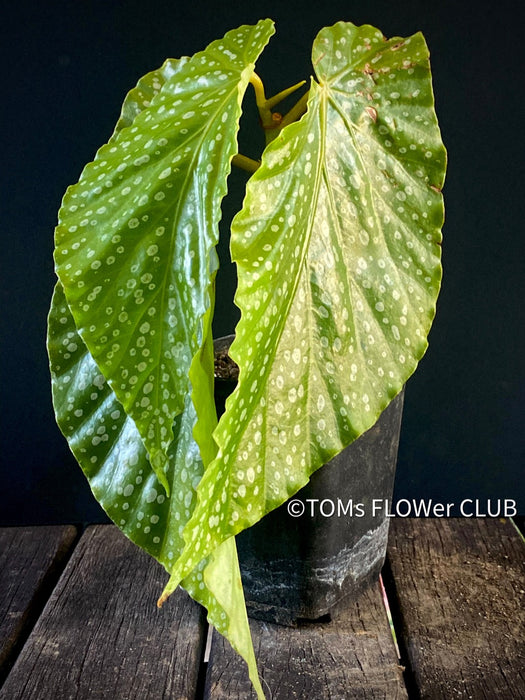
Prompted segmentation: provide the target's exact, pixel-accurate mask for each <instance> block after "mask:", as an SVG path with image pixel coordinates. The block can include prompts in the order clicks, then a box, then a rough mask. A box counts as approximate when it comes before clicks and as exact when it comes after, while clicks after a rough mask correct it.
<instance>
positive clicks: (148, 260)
mask: <svg viewBox="0 0 525 700" xmlns="http://www.w3.org/2000/svg"><path fill="white" fill-rule="evenodd" d="M272 32H273V23H272V22H271V21H270V20H263V21H261V22H260V23H259V24H258V25H257V26H255V27H251V26H244V27H241V28H239V29H237V30H234V31H232V32H229V33H228V34H226V36H225V37H224V38H223V39H222V40H219V41H215V42H213V43H212V44H210V46H208V48H207V49H206V50H205V51H203V52H201V53H198V54H196V55H195V56H193V57H191V58H190V59H180V60H179V61H171V62H166V63H165V64H164V66H163V67H162V68H161V69H160V70H159V71H156V72H154V73H153V74H149V75H148V76H146V77H145V78H144V79H143V82H142V84H141V83H139V85H138V86H137V88H135V90H134V91H133V94H132V95H130V96H129V97H128V99H127V101H126V103H125V105H124V109H123V114H122V116H121V119H120V120H119V124H118V125H117V129H116V131H115V133H114V135H113V136H112V138H111V140H110V142H109V143H108V144H106V145H105V146H103V147H102V148H101V149H100V150H99V151H98V152H97V154H96V157H95V159H94V161H93V162H92V163H89V164H88V165H87V166H86V167H85V168H84V171H83V172H82V174H81V176H80V180H79V182H78V183H77V184H76V185H74V186H72V187H70V188H69V189H68V190H67V192H66V194H65V196H64V200H63V203H62V208H61V210H60V213H59V224H58V226H57V228H56V233H55V242H56V250H55V262H56V270H57V274H58V276H59V279H60V281H61V283H62V286H63V289H64V292H65V295H66V299H67V302H68V305H69V308H70V309H71V312H72V314H73V318H74V319H75V325H76V327H77V329H78V331H79V334H80V336H81V337H82V339H83V341H84V343H85V344H86V346H87V347H88V349H89V352H90V354H91V355H92V356H93V359H94V360H95V362H96V363H97V365H98V367H99V368H100V371H101V374H102V375H103V376H104V377H105V378H106V380H107V381H108V382H109V384H110V386H111V388H112V389H113V391H114V392H115V395H116V396H117V398H118V400H119V401H120V402H121V403H122V405H123V407H124V409H125V411H126V413H127V414H128V415H129V416H130V417H131V418H132V419H133V420H134V422H135V424H136V426H137V428H138V430H139V433H140V435H141V437H142V439H143V441H144V444H145V446H146V450H147V451H148V453H149V455H150V462H151V465H152V467H153V469H154V470H155V473H156V474H157V477H158V478H159V479H160V481H161V483H163V484H164V487H165V488H166V489H167V487H168V483H167V482H168V480H167V477H166V475H165V472H166V470H167V468H168V459H167V453H168V449H169V445H170V444H171V442H172V440H173V431H172V423H173V420H174V418H175V417H176V416H177V415H179V414H180V413H181V412H182V411H183V410H184V405H185V399H186V396H187V393H188V391H189V368H190V365H191V362H192V359H193V357H194V356H195V354H196V353H197V351H198V349H199V347H200V346H201V344H202V341H203V337H202V318H203V315H204V314H205V312H206V310H207V309H208V307H209V305H210V299H209V286H210V284H211V282H212V278H213V276H214V274H215V271H216V268H217V257H216V253H215V245H216V243H217V237H218V221H219V218H220V202H221V199H222V197H223V196H224V194H225V192H226V178H227V176H228V173H229V171H230V163H231V159H232V157H233V155H234V154H235V153H236V150H237V146H236V134H237V130H238V121H239V117H240V111H241V106H240V105H241V100H242V96H243V93H244V90H245V89H246V86H247V84H248V81H249V78H250V76H251V74H252V72H253V69H254V62H255V60H256V58H257V56H258V55H259V53H260V52H261V50H262V49H263V48H264V46H265V45H266V43H267V41H268V39H269V36H270V35H271V33H272ZM155 93H156V94H155ZM150 97H151V99H150Z"/></svg>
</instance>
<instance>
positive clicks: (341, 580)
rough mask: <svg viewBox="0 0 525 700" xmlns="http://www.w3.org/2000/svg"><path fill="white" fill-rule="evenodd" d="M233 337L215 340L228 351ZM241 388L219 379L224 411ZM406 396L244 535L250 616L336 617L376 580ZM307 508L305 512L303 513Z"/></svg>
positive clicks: (288, 621) (283, 620) (240, 544)
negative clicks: (349, 600)
mask: <svg viewBox="0 0 525 700" xmlns="http://www.w3.org/2000/svg"><path fill="white" fill-rule="evenodd" d="M232 340H233V336H227V337H226V338H219V339H218V340H217V341H215V347H216V350H217V349H222V350H224V349H227V348H228V347H229V345H230V343H231V342H232ZM234 387H235V382H233V381H221V380H218V381H216V403H217V410H218V412H219V413H221V412H222V411H223V410H224V401H225V399H226V397H227V396H228V395H229V394H230V393H231V392H232V391H233V389H234ZM402 411H403V393H401V394H400V395H398V396H397V397H396V398H395V399H394V400H393V401H392V403H391V404H390V405H389V406H388V408H387V409H386V410H385V411H384V412H383V413H382V415H381V416H380V418H379V420H378V421H377V423H376V424H375V425H374V426H373V427H372V428H371V429H370V430H368V431H367V432H366V433H365V434H364V435H362V436H361V437H360V438H359V439H358V440H356V441H355V442H354V443H352V444H351V445H350V446H349V447H347V448H346V449H345V450H344V451H343V452H342V453H341V454H339V455H338V456H337V457H335V458H334V459H333V460H332V461H331V462H329V463H328V464H326V465H324V466H323V467H322V468H321V469H320V470H319V471H317V472H316V473H315V474H313V475H312V478H311V480H310V482H309V483H308V484H307V485H306V486H305V487H304V488H303V489H301V490H300V491H299V492H298V493H297V494H296V495H295V496H294V498H293V499H291V500H292V501H294V503H291V502H290V501H289V502H288V503H285V504H284V505H282V506H280V507H279V508H277V509H276V510H274V511H272V512H271V513H269V514H268V515H266V516H265V517H264V518H263V520H261V521H260V522H259V523H257V524H256V525H254V526H253V527H251V528H250V529H248V530H245V531H244V532H242V533H241V534H240V535H238V536H237V538H236V539H237V548H238V552H239V561H240V566H241V573H242V578H243V584H244V592H245V596H246V605H247V608H248V614H249V615H250V616H251V617H254V618H258V619H263V620H267V621H272V622H278V623H280V624H285V625H295V624H297V622H298V620H301V619H310V620H315V619H318V618H320V617H323V616H326V615H329V616H330V617H337V612H338V609H340V608H341V606H342V603H343V600H344V598H346V597H347V596H355V595H357V593H358V592H360V591H361V590H363V589H364V588H365V587H366V586H368V585H370V584H371V583H372V582H374V581H376V580H377V577H378V575H379V572H380V571H381V568H382V566H383V563H384V559H385V554H386V545H387V538H388V525H389V518H388V517H387V512H388V511H387V509H386V508H385V501H387V502H390V500H391V497H392V492H393V487H394V476H395V468H396V460H397V449H398V444H399V433H400V428H401V416H402ZM303 508H304V512H302V511H303Z"/></svg>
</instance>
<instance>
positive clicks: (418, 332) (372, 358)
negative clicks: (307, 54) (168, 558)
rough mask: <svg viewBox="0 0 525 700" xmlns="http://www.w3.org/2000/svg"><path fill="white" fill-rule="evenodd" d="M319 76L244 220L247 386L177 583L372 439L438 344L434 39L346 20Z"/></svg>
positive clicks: (438, 148)
mask: <svg viewBox="0 0 525 700" xmlns="http://www.w3.org/2000/svg"><path fill="white" fill-rule="evenodd" d="M313 63H314V66H315V70H316V74H317V77H318V80H319V82H315V81H312V86H311V90H310V97H309V104H308V112H307V114H306V115H305V116H304V117H303V118H302V120H301V121H300V122H299V123H296V124H292V125H291V126H289V127H287V128H286V129H285V130H283V132H282V133H281V134H280V136H279V137H278V138H277V139H276V140H275V141H274V142H273V143H271V144H270V146H269V147H268V148H267V149H266V151H265V153H264V154H263V159H262V166H261V168H260V169H259V170H258V171H257V172H256V173H255V175H254V176H253V177H252V178H251V180H250V181H249V183H248V188H247V196H246V200H245V204H244V207H243V210H242V211H241V212H240V213H239V214H238V216H237V217H236V219H235V220H234V222H233V226H232V254H233V257H234V259H235V261H236V263H237V265H238V278H239V285H238V291H237V296H236V302H237V304H238V306H239V307H240V309H241V312H242V316H241V320H240V323H239V325H238V327H237V337H236V340H235V342H234V344H233V346H232V349H231V354H232V357H233V358H234V359H235V360H236V361H237V363H238V364H239V367H240V382H239V385H238V387H237V390H236V391H235V393H234V394H233V395H232V397H230V399H229V401H228V403H227V411H226V413H225V414H224V416H223V417H222V419H221V421H220V423H219V426H218V429H217V431H216V433H215V438H216V441H217V443H218V445H219V448H220V449H219V454H218V456H217V459H216V460H215V462H214V463H213V464H212V465H211V466H210V467H209V469H208V470H207V471H206V474H205V476H204V478H203V480H202V482H201V484H200V485H199V489H198V491H199V504H198V507H197V510H196V511H195V513H194V515H193V516H192V519H191V521H190V523H189V525H188V527H187V535H186V537H187V541H188V546H187V548H186V550H185V553H184V555H183V557H182V559H181V561H180V563H179V565H178V566H177V567H175V570H174V577H173V579H172V581H171V584H170V585H171V586H173V585H175V584H176V580H177V576H180V575H182V574H183V573H184V571H185V570H186V568H187V567H190V568H191V566H192V565H193V559H194V554H193V552H194V548H195V546H197V544H198V543H200V545H201V546H202V547H203V548H204V550H205V551H206V549H207V547H211V548H213V546H215V545H216V544H218V543H219V542H221V541H222V540H223V539H224V538H227V537H229V536H231V535H232V534H234V533H237V532H239V531H241V530H242V529H244V528H246V527H248V526H250V525H251V524H253V523H254V522H256V521H257V520H259V519H260V518H261V517H262V516H263V515H264V514H265V513H267V512H268V511H269V510H271V509H273V508H275V507H276V506H277V505H279V504H280V503H282V502H283V501H284V500H286V499H287V498H288V497H289V496H290V495H292V494H293V493H295V492H296V491H297V490H298V489H299V488H300V487H301V486H303V485H304V484H305V483H306V482H307V481H308V478H309V476H310V475H311V474H312V472H313V471H315V470H316V469H317V468H319V467H320V466H321V465H322V464H324V463H325V462H327V461H328V460H329V459H330V458H331V457H333V456H334V455H335V454H336V453H338V452H339V451H341V450H342V449H343V448H344V447H345V446H346V445H348V444H349V443H350V442H352V441H353V440H354V439H355V438H356V437H358V436H359V435H360V434H362V433H363V432H364V431H366V430H367V429H368V428H370V427H371V426H372V425H373V424H374V422H375V421H376V419H377V417H378V416H379V414H380V413H381V411H382V410H383V409H384V408H385V407H386V406H387V405H388V403H389V402H390V401H391V399H392V398H393V397H394V396H395V395H396V394H397V393H398V392H399V391H400V390H401V389H402V387H403V385H404V383H405V382H406V380H407V379H408V377H409V376H410V375H411V374H412V372H413V371H414V369H415V367H416V364H417V362H418V360H419V359H420V358H421V356H422V355H423V353H424V351H425V349H426V347H427V334H428V331H429V329H430V326H431V322H432V319H433V317H434V314H435V304H436V298H437V295H438V291H439V287H440V280H441V265H440V252H441V251H440V242H441V233H440V227H441V225H442V223H443V201H442V196H441V194H440V189H441V187H442V184H443V179H444V172H445V162H446V156H445V150H444V147H443V145H442V143H441V138H440V133H439V129H438V125H437V121H436V116H435V112H434V107H433V95H432V88H431V78H430V68H429V62H428V50H427V47H426V45H425V42H424V39H423V37H422V36H421V35H420V34H416V35H415V36H413V37H411V38H409V39H405V40H403V39H391V40H390V41H386V40H385V39H384V37H383V36H382V35H381V33H380V32H378V31H377V30H376V29H374V28H372V27H368V26H365V27H359V28H357V27H355V26H354V25H351V24H344V23H339V24H336V25H335V26H334V27H331V28H327V29H324V30H323V31H322V32H321V33H320V34H319V36H318V37H317V39H316V42H315V44H314V47H313ZM224 493H227V494H228V499H227V501H226V503H225V504H224V508H223V509H222V510H221V512H220V513H218V514H216V515H212V516H211V517H210V513H212V512H213V511H212V508H211V504H213V503H215V502H217V500H218V498H219V497H220V495H221V494H224Z"/></svg>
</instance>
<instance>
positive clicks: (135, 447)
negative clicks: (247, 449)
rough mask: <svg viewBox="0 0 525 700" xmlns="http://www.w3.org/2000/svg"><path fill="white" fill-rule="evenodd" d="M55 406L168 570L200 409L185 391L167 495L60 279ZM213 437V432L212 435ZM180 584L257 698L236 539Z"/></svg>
mask: <svg viewBox="0 0 525 700" xmlns="http://www.w3.org/2000/svg"><path fill="white" fill-rule="evenodd" d="M48 352H49V357H50V363H51V373H52V380H53V381H52V388H53V405H54V408H55V412H56V416H57V421H58V424H59V426H60V429H61V430H62V432H63V433H64V435H65V436H66V438H67V439H68V442H69V445H70V448H71V450H72V452H73V454H74V455H75V457H76V459H77V460H78V462H79V464H80V465H81V467H82V470H83V471H84V473H85V475H86V477H87V478H88V480H89V484H90V486H91V489H92V491H93V494H94V496H95V498H96V499H97V500H98V502H99V503H100V504H101V506H102V507H103V508H104V510H105V511H106V513H107V514H108V515H109V517H110V518H111V519H112V520H113V522H115V523H116V524H117V525H118V526H119V528H120V529H121V530H122V532H124V534H125V535H126V536H127V537H129V539H131V540H132V541H133V542H135V544H137V545H139V546H140V547H142V549H144V550H145V551H146V552H148V553H149V554H151V555H152V556H153V557H155V559H157V560H158V561H159V562H160V563H161V564H162V565H163V566H164V567H165V568H166V570H167V571H168V572H170V571H171V569H172V566H173V563H174V562H175V561H176V560H177V558H178V557H179V556H180V553H181V551H182V549H183V546H184V540H183V536H182V530H183V527H184V525H185V524H186V522H187V520H188V519H189V517H190V514H191V512H192V510H193V508H194V507H195V502H196V491H195V489H196V486H197V484H198V483H199V480H200V479H201V477H202V473H203V463H202V459H201V456H200V452H199V448H198V446H197V444H196V442H195V440H194V438H193V429H194V426H195V422H196V413H195V408H194V406H193V402H192V400H191V397H190V395H189V394H188V396H187V398H186V404H185V407H184V411H183V412H182V413H181V414H179V415H178V416H177V417H176V419H175V422H174V426H173V432H174V436H175V440H174V441H173V443H172V444H171V445H170V448H169V452H168V455H169V460H170V470H169V471H168V474H167V478H168V481H169V487H170V493H171V495H170V497H169V498H167V497H166V496H165V495H164V489H163V487H162V485H161V483H160V482H159V480H158V479H157V477H156V476H155V474H154V473H153V471H152V470H151V467H150V464H149V461H148V458H147V454H146V450H145V448H144V445H143V443H142V440H141V438H140V435H139V433H138V431H137V428H136V426H135V424H134V422H133V420H132V419H131V418H129V416H127V415H126V413H125V411H124V409H123V407H122V405H121V404H120V403H119V401H118V400H117V398H116V396H115V394H114V392H113V391H112V390H111V388H110V386H109V385H108V383H107V382H106V381H105V379H104V377H103V375H102V374H101V373H100V370H99V368H98V367H97V365H96V363H95V361H94V360H93V358H92V357H91V355H90V354H89V352H88V350H87V348H86V346H85V345H84V343H83V341H82V339H81V337H80V336H79V335H78V332H77V330H76V327H75V324H74V320H73V317H72V315H71V312H70V310H69V307H68V305H67V301H66V299H65V296H64V292H63V289H62V286H61V284H60V282H58V283H57V285H56V288H55V292H54V295H53V300H52V302H51V310H50V314H49V330H48ZM210 438H211V433H210ZM182 586H183V587H184V588H185V589H186V590H187V591H188V593H190V595H191V596H192V597H193V598H194V599H195V600H197V601H198V602H199V603H201V605H204V606H205V607H206V608H207V610H208V620H209V621H210V623H211V624H213V625H214V627H216V629H217V630H218V631H219V632H221V633H222V634H224V635H225V636H226V637H227V638H228V639H229V641H230V643H231V644H232V646H233V647H234V648H235V649H236V650H237V651H238V652H239V653H240V654H241V655H242V656H243V657H244V658H245V659H246V661H247V663H248V667H249V671H250V677H251V679H252V682H253V683H254V686H255V687H256V689H257V692H258V694H259V697H260V698H264V695H263V693H262V689H261V688H260V684H259V680H258V676H257V668H256V662H255V656H254V653H253V647H252V644H251V638H250V631H249V626H248V620H247V616H246V607H245V604H244V598H243V592H242V583H241V577H240V571H239V565H238V560H237V550H236V547H235V539H234V538H230V539H229V540H227V541H226V542H224V543H223V544H222V545H221V546H220V547H218V548H217V549H216V550H215V551H214V552H213V553H212V554H211V555H210V557H209V558H207V559H203V560H201V561H200V562H199V563H198V565H197V566H196V567H195V569H194V570H193V571H192V572H190V573H189V574H188V576H187V577H186V578H185V579H184V580H183V581H182Z"/></svg>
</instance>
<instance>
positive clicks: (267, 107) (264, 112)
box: [241, 73, 306, 167]
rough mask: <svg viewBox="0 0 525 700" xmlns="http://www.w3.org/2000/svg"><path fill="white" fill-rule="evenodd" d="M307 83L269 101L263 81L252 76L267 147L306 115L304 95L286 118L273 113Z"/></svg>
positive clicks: (298, 84) (291, 88)
mask: <svg viewBox="0 0 525 700" xmlns="http://www.w3.org/2000/svg"><path fill="white" fill-rule="evenodd" d="M305 82H306V81H305V80H301V82H299V83H296V84H295V85H292V86H291V87H289V88H286V89H285V90H281V92H278V93H277V94H276V95H274V96H273V97H270V98H269V99H267V98H266V94H265V91H264V84H263V81H262V80H261V78H260V77H259V76H258V75H257V73H253V74H252V77H251V78H250V83H251V84H252V85H253V89H254V91H255V102H256V104H257V109H258V110H259V117H260V119H261V126H262V128H263V129H264V132H265V136H266V144H267V145H268V144H269V143H270V142H271V141H273V140H274V139H275V138H276V137H277V136H278V134H279V132H280V131H281V129H282V128H283V127H284V126H286V125H287V124H290V123H291V122H293V121H295V120H296V119H298V118H299V117H300V116H301V115H302V114H303V113H304V111H305V109H306V98H305V96H304V95H303V97H302V98H301V99H300V100H299V102H298V103H297V105H295V107H292V109H291V110H290V111H289V112H288V114H287V115H286V116H285V117H284V118H283V117H282V115H281V114H279V113H278V112H272V107H275V105H277V104H279V102H282V101H283V100H284V99H285V98H286V97H288V95H291V94H292V93H293V92H295V91H296V90H298V89H299V88H300V87H302V86H303V85H304V84H305ZM298 106H299V108H298ZM294 115H297V116H294ZM241 167H242V166H241Z"/></svg>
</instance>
